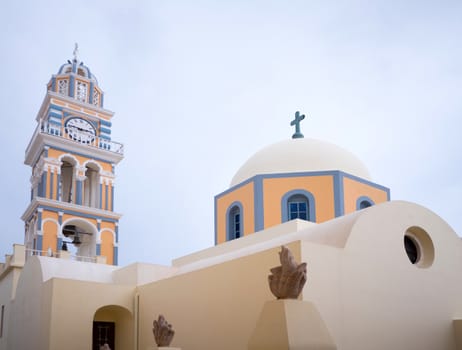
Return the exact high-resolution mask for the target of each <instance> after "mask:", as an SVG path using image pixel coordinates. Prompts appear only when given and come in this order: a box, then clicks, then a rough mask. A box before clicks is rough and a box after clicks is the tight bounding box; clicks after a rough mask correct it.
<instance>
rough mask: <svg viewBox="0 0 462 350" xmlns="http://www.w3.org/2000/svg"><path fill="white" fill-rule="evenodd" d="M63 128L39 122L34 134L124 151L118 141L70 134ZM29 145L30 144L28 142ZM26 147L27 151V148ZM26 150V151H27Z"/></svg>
mask: <svg viewBox="0 0 462 350" xmlns="http://www.w3.org/2000/svg"><path fill="white" fill-rule="evenodd" d="M64 129H65V128H64V127H63V126H62V125H57V124H53V123H40V124H39V125H38V126H37V128H36V129H35V132H34V135H35V134H36V133H43V134H48V135H53V136H56V137H61V138H63V139H66V140H71V141H75V142H78V143H80V144H85V145H88V146H92V147H96V148H99V149H103V150H105V151H110V152H114V153H118V154H123V153H124V145H123V144H122V143H119V142H115V141H111V140H107V139H104V138H101V137H97V136H93V137H91V136H88V135H80V136H72V137H71V136H70V135H68V134H67V133H66V132H64V131H65V130H64ZM29 147H30V144H29ZM29 147H28V148H27V151H28V150H29ZM27 151H26V152H27Z"/></svg>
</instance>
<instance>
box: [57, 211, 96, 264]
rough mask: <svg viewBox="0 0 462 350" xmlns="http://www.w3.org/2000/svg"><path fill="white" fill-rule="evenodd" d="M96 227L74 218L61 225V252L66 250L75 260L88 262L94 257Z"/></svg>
mask: <svg viewBox="0 0 462 350" xmlns="http://www.w3.org/2000/svg"><path fill="white" fill-rule="evenodd" d="M97 232H98V231H97V229H96V227H95V226H94V225H93V224H91V223H90V222H88V221H86V220H84V219H80V218H74V219H69V220H67V221H66V222H64V223H63V225H62V229H61V234H62V237H63V240H62V248H61V249H62V250H67V251H69V253H70V254H71V255H73V256H75V257H77V260H84V261H85V258H89V261H91V259H93V258H94V257H95V256H96V236H97Z"/></svg>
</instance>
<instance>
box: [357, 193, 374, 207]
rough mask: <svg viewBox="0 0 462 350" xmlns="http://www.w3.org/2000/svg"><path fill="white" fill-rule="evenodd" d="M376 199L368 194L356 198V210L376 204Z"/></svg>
mask: <svg viewBox="0 0 462 350" xmlns="http://www.w3.org/2000/svg"><path fill="white" fill-rule="evenodd" d="M374 204H375V203H374V201H373V200H372V199H370V198H369V197H366V196H361V197H359V198H358V199H357V200H356V210H361V209H366V208H369V207H372V206H373V205H374Z"/></svg>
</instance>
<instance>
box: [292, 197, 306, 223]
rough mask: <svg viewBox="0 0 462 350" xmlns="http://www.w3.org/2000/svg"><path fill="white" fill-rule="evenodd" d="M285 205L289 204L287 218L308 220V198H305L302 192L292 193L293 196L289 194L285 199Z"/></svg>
mask: <svg viewBox="0 0 462 350" xmlns="http://www.w3.org/2000/svg"><path fill="white" fill-rule="evenodd" d="M287 205H288V206H289V207H288V208H287V209H288V214H289V220H293V219H302V220H309V218H308V210H309V205H310V204H309V202H308V198H306V197H305V196H304V195H303V194H294V195H293V196H291V197H290V198H289V200H288V201H287Z"/></svg>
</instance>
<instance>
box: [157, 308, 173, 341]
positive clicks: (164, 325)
mask: <svg viewBox="0 0 462 350" xmlns="http://www.w3.org/2000/svg"><path fill="white" fill-rule="evenodd" d="M152 325H153V326H154V327H153V328H152V333H153V334H154V340H155V341H156V344H157V346H169V345H170V343H171V342H172V339H173V336H174V335H175V331H174V330H173V328H172V325H171V324H169V323H168V322H167V320H166V319H165V317H164V316H163V315H159V317H158V319H157V320H154V322H153V324H152Z"/></svg>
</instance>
